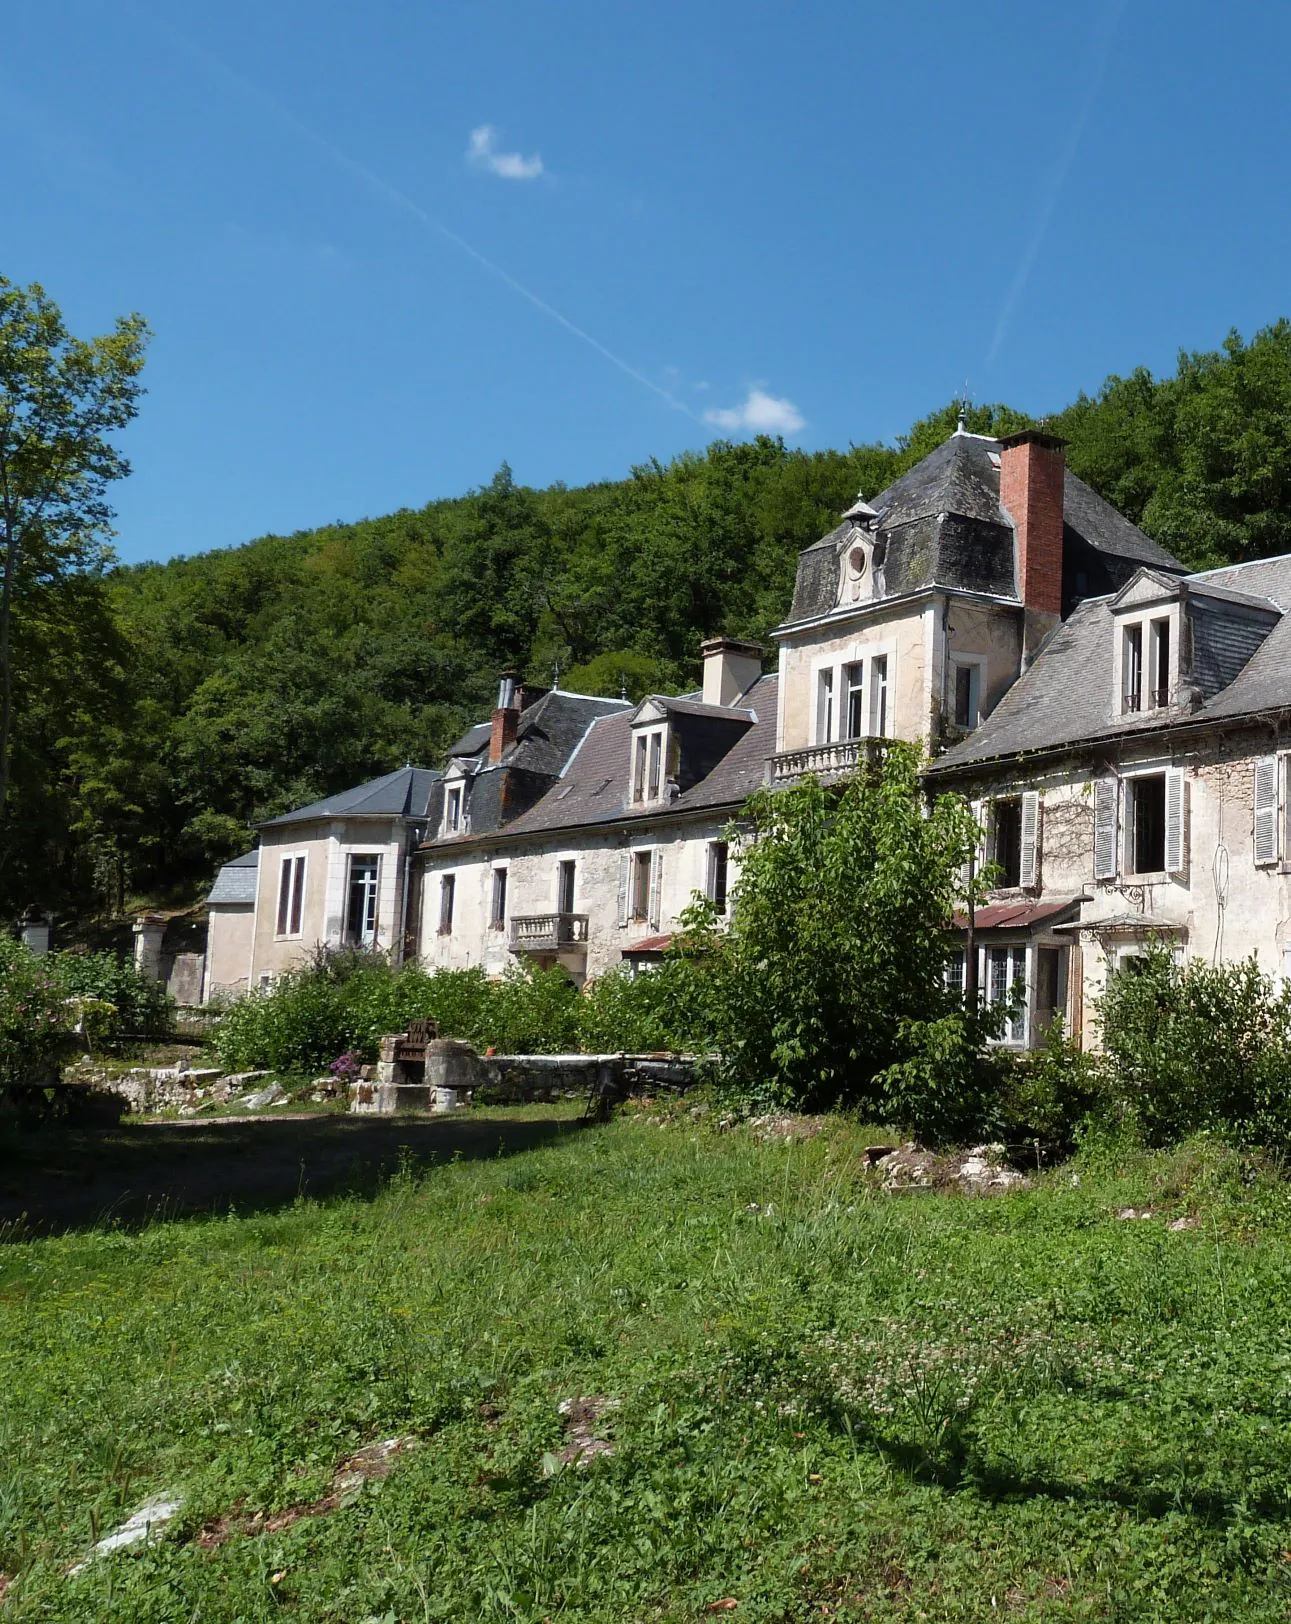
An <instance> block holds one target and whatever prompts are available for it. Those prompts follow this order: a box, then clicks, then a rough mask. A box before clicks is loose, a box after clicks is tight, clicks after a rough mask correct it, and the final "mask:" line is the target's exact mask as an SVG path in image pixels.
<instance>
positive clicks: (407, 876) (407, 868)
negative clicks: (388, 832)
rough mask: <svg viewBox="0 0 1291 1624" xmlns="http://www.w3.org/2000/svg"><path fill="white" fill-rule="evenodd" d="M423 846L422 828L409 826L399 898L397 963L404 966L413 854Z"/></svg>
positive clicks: (406, 950) (416, 825)
mask: <svg viewBox="0 0 1291 1624" xmlns="http://www.w3.org/2000/svg"><path fill="white" fill-rule="evenodd" d="M420 844H421V826H420V825H419V824H416V823H413V824H410V825H409V826H408V835H407V844H406V845H405V847H404V854H403V887H402V894H401V896H400V898H399V946H398V950H397V954H396V961H395V962H396V963H397V964H400V965H402V964H404V963H405V962H406V961H407V957H408V893H409V889H410V887H411V885H412V860H413V854H414V852H415V851H416V849H417V847H418V846H419V845H420Z"/></svg>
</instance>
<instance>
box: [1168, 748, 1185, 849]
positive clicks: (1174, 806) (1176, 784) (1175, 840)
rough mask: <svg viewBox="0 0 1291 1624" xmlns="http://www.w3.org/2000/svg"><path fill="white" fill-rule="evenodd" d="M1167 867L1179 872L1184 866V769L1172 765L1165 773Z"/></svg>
mask: <svg viewBox="0 0 1291 1624" xmlns="http://www.w3.org/2000/svg"><path fill="white" fill-rule="evenodd" d="M1165 867H1166V873H1167V874H1177V873H1178V872H1179V871H1180V869H1181V868H1182V867H1183V769H1182V768H1181V767H1171V768H1169V769H1168V770H1167V772H1166V775H1165Z"/></svg>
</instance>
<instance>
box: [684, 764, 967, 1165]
mask: <svg viewBox="0 0 1291 1624" xmlns="http://www.w3.org/2000/svg"><path fill="white" fill-rule="evenodd" d="M918 769H919V760H918V756H917V754H916V752H915V751H914V750H913V749H911V748H910V747H909V746H908V745H905V744H901V743H894V744H893V745H892V746H891V747H890V748H889V749H888V750H887V752H886V753H885V756H884V759H883V761H882V764H881V765H880V766H879V767H877V768H875V769H874V770H872V771H867V772H862V773H859V774H857V775H856V776H855V777H853V778H851V779H849V780H847V781H846V782H844V783H843V784H842V785H841V786H839V787H838V788H836V789H826V788H825V787H823V786H822V785H821V784H820V783H819V782H818V781H817V780H815V779H814V778H808V779H806V780H805V781H804V782H803V783H801V784H800V785H795V786H794V787H792V788H790V789H787V790H781V791H777V792H775V793H771V792H769V791H761V792H759V793H758V794H757V795H756V796H754V798H753V799H752V801H751V802H750V803H749V806H748V808H747V812H746V815H747V820H748V824H749V831H748V837H747V839H746V840H745V842H744V844H743V846H742V848H741V866H740V874H739V879H738V881H737V883H736V885H735V888H734V891H733V905H734V912H733V919H732V923H731V927H730V929H729V931H727V932H725V933H722V934H714V935H713V937H712V940H711V944H710V953H709V955H708V958H707V960H706V962H705V966H704V970H703V974H704V977H705V981H706V988H707V1014H708V1017H709V1019H710V1021H711V1023H712V1026H711V1035H712V1039H713V1046H714V1048H716V1049H717V1050H719V1051H720V1052H721V1054H722V1056H723V1064H724V1070H725V1073H726V1078H727V1080H728V1082H730V1083H733V1084H734V1085H735V1086H736V1087H738V1088H742V1089H744V1090H747V1091H749V1092H750V1093H754V1094H757V1093H760V1092H761V1091H762V1090H764V1089H765V1088H766V1087H767V1085H768V1084H770V1085H771V1086H772V1087H773V1089H774V1092H775V1095H776V1097H777V1098H778V1099H779V1100H780V1101H781V1102H782V1103H792V1104H794V1105H797V1106H800V1107H803V1108H807V1109H819V1108H821V1107H826V1106H831V1105H841V1104H845V1105H850V1106H856V1107H859V1108H861V1109H866V1110H870V1111H872V1112H874V1113H875V1114H877V1115H879V1116H886V1115H891V1114H895V1115H896V1116H897V1117H898V1118H899V1119H900V1120H902V1121H904V1122H908V1123H909V1124H911V1125H912V1126H915V1127H919V1128H921V1129H923V1130H925V1131H927V1132H929V1133H936V1132H938V1131H940V1130H942V1129H943V1128H944V1127H945V1126H946V1125H947V1124H949V1123H950V1122H951V1121H953V1120H955V1119H956V1118H957V1117H958V1116H959V1115H960V1113H961V1110H963V1109H967V1107H968V1100H967V1097H966V1096H965V1090H966V1089H969V1088H970V1076H971V1074H972V1073H973V1071H974V1068H975V1066H976V1064H977V1061H978V1059H979V1058H980V1055H981V1045H982V1040H983V1037H984V1035H985V1028H984V1027H983V1024H982V1018H980V1017H972V1016H970V1014H969V1013H968V1012H967V1011H965V1010H964V1009H963V1007H962V1006H961V1004H960V1003H959V1002H958V1000H957V999H956V998H954V997H952V995H951V994H950V992H949V991H948V989H947V988H946V985H945V980H944V971H945V964H946V956H947V951H948V949H949V946H950V944H951V920H952V914H953V912H954V908H955V905H956V903H957V902H959V901H961V900H962V895H963V892H962V883H963V882H962V872H963V868H964V865H965V864H966V862H967V860H968V856H969V853H970V851H971V850H972V848H973V843H974V841H975V839H976V831H975V827H974V824H973V821H972V817H971V815H970V813H969V812H968V810H967V808H966V807H965V805H964V804H963V802H962V801H960V800H959V799H958V798H955V797H951V796H944V797H941V798H939V799H938V800H937V801H936V803H935V804H934V805H933V807H932V808H931V810H930V811H929V812H927V813H925V811H924V804H923V799H922V796H921V793H920V789H919V782H918ZM975 1087H976V1085H975V1084H973V1085H972V1088H975ZM970 1092H971V1089H970Z"/></svg>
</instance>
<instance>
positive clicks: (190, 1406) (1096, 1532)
mask: <svg viewBox="0 0 1291 1624" xmlns="http://www.w3.org/2000/svg"><path fill="white" fill-rule="evenodd" d="M511 1120H514V1119H511V1118H508V1121H511ZM532 1121H533V1117H532V1114H531V1115H530V1122H531V1123H532ZM475 1125H476V1126H478V1127H479V1128H480V1129H481V1131H482V1132H484V1133H485V1136H486V1138H487V1136H488V1135H489V1134H490V1133H491V1134H492V1135H493V1136H494V1140H495V1141H496V1139H497V1137H498V1136H499V1135H500V1134H503V1133H504V1132H505V1128H504V1127H503V1126H500V1125H499V1123H498V1121H497V1120H496V1119H489V1118H487V1117H485V1118H483V1119H482V1118H481V1116H480V1114H475ZM257 1126H263V1127H265V1128H274V1129H275V1130H276V1129H277V1127H278V1125H277V1124H263V1125H257ZM311 1126H312V1125H311V1124H308V1123H301V1124H299V1125H298V1128H297V1131H300V1132H304V1131H305V1130H307V1129H309V1128H310V1127H311ZM561 1128H562V1131H561V1132H559V1133H557V1134H553V1135H552V1136H551V1137H549V1138H547V1139H545V1140H544V1139H541V1138H537V1139H530V1140H529V1141H527V1143H529V1144H530V1145H531V1146H532V1148H525V1149H517V1148H516V1145H515V1144H512V1145H511V1146H510V1147H508V1148H510V1149H511V1151H512V1152H513V1153H511V1154H506V1155H500V1156H496V1155H488V1156H485V1155H483V1154H481V1153H480V1152H479V1150H478V1147H477V1149H476V1151H474V1152H472V1151H471V1150H469V1149H468V1150H467V1151H466V1152H465V1154H464V1155H463V1157H462V1158H461V1159H458V1160H455V1161H451V1162H443V1161H441V1162H439V1163H436V1164H433V1165H432V1164H426V1163H423V1162H422V1161H421V1160H420V1159H419V1158H420V1156H421V1154H422V1150H423V1149H424V1146H421V1147H418V1145H416V1144H415V1143H414V1147H413V1149H412V1150H411V1151H410V1152H409V1154H408V1156H406V1157H405V1165H404V1167H403V1169H402V1170H401V1171H400V1172H398V1173H397V1174H396V1175H395V1176H394V1177H393V1178H392V1179H391V1180H389V1181H388V1182H386V1183H385V1184H384V1185H383V1186H381V1187H380V1188H378V1189H376V1190H375V1191H373V1190H371V1189H366V1190H364V1191H362V1192H360V1193H355V1194H350V1195H348V1196H334V1197H332V1198H330V1199H328V1200H326V1201H314V1200H310V1199H306V1200H299V1201H296V1202H294V1203H291V1202H289V1203H288V1204H286V1205H279V1206H277V1207H273V1208H271V1209H270V1210H266V1211H260V1212H254V1211H252V1212H249V1213H246V1214H244V1215H233V1214H228V1215H223V1216H206V1217H190V1218H186V1219H178V1220H169V1221H156V1222H152V1223H151V1224H148V1225H147V1226H145V1227H143V1228H137V1229H133V1230H132V1229H128V1228H116V1229H111V1228H109V1229H103V1228H90V1229H82V1230H72V1231H70V1232H68V1233H66V1234H63V1235H60V1236H55V1237H49V1238H44V1239H21V1238H19V1239H16V1240H12V1241H11V1243H10V1244H8V1245H7V1246H6V1247H4V1248H3V1250H0V1570H3V1572H4V1573H5V1574H7V1575H10V1576H15V1580H14V1582H13V1583H12V1585H10V1587H9V1588H8V1593H7V1597H6V1599H5V1601H4V1603H3V1605H2V1606H0V1618H3V1619H4V1620H5V1621H7V1620H9V1619H11V1618H12V1619H14V1620H34V1619H74V1620H98V1619H104V1620H107V1619H112V1620H120V1621H122V1624H126V1621H129V1624H143V1621H153V1620H156V1621H161V1620H165V1621H167V1624H170V1621H194V1624H196V1621H217V1620H218V1621H225V1620H261V1619H266V1620H267V1619H302V1620H304V1619H308V1620H315V1619H317V1620H336V1621H338V1624H340V1621H344V1624H360V1621H364V1620H369V1621H385V1624H395V1621H408V1624H411V1621H414V1620H418V1621H419V1620H450V1619H451V1620H488V1621H494V1620H497V1621H503V1620H506V1621H520V1620H524V1621H533V1624H540V1621H543V1620H551V1621H553V1624H555V1621H557V1620H605V1621H610V1620H614V1621H620V1624H648V1621H653V1620H659V1621H663V1620H668V1621H674V1620H675V1621H680V1620H702V1619H705V1618H725V1617H730V1618H732V1619H733V1620H735V1624H746V1621H754V1620H756V1621H763V1624H767V1621H771V1620H803V1621H806V1620H808V1619H857V1620H860V1619H867V1620H868V1619H903V1620H904V1619H972V1620H983V1619H995V1618H1001V1619H1029V1618H1043V1619H1054V1620H1057V1619H1100V1620H1101V1619H1116V1620H1124V1621H1127V1624H1128V1621H1134V1624H1138V1621H1141V1620H1152V1619H1172V1620H1173V1619H1179V1620H1183V1619H1215V1620H1248V1619H1250V1620H1254V1619H1259V1620H1266V1619H1267V1620H1275V1619H1276V1620H1286V1619H1287V1618H1288V1617H1289V1616H1291V1433H1289V1432H1288V1422H1289V1421H1291V1333H1289V1331H1288V1325H1287V1316H1288V1310H1289V1309H1291V1246H1289V1245H1288V1242H1289V1241H1291V1185H1283V1184H1281V1183H1279V1182H1277V1181H1276V1180H1275V1179H1274V1178H1272V1177H1271V1176H1263V1175H1261V1176H1258V1177H1253V1178H1252V1177H1250V1176H1249V1175H1246V1176H1244V1175H1243V1171H1242V1169H1241V1167H1240V1166H1239V1164H1238V1163H1237V1162H1236V1161H1235V1160H1234V1159H1232V1158H1228V1157H1226V1156H1224V1155H1223V1154H1222V1153H1220V1152H1203V1151H1201V1150H1198V1149H1196V1148H1193V1149H1191V1150H1185V1151H1183V1152H1180V1153H1177V1154H1175V1155H1174V1156H1170V1157H1156V1158H1149V1157H1138V1158H1131V1159H1130V1160H1129V1161H1128V1163H1126V1164H1125V1165H1124V1166H1122V1167H1118V1168H1100V1167H1099V1166H1098V1165H1095V1164H1093V1163H1092V1162H1087V1163H1085V1164H1082V1165H1080V1166H1079V1167H1078V1169H1077V1178H1078V1182H1075V1181H1073V1169H1072V1168H1066V1169H1060V1170H1059V1171H1058V1172H1056V1173H1053V1174H1050V1175H1048V1176H1047V1178H1046V1179H1044V1180H1042V1181H1041V1182H1040V1184H1039V1185H1038V1186H1037V1187H1035V1188H1033V1189H1031V1190H1027V1191H1023V1192H1020V1193H1016V1194H1012V1195H1008V1196H1001V1197H997V1198H978V1199H975V1198H968V1197H962V1196H956V1195H934V1194H918V1195H908V1196H896V1197H894V1196H890V1195H886V1194H884V1193H883V1192H882V1191H881V1190H880V1189H878V1188H877V1187H876V1185H875V1183H874V1180H873V1176H872V1175H870V1174H869V1173H868V1172H867V1170H866V1168H865V1163H864V1157H863V1155H862V1151H863V1147H864V1146H865V1144H866V1142H867V1136H866V1135H865V1134H864V1133H863V1132H862V1131H861V1130H859V1129H856V1128H853V1127H851V1126H849V1125H848V1124H846V1123H843V1122H835V1123H830V1124H828V1125H827V1126H826V1127H825V1129H824V1131H822V1132H820V1133H819V1134H817V1135H815V1136H814V1137H810V1138H806V1139H799V1140H797V1141H796V1142H790V1143H787V1144H786V1143H784V1142H781V1141H775V1140H772V1141H762V1140H759V1139H758V1138H757V1137H756V1135H755V1134H754V1133H753V1132H752V1131H750V1130H748V1129H739V1130H735V1131H730V1132H726V1133H721V1134H719V1133H717V1132H714V1131H711V1130H709V1129H707V1128H706V1127H704V1126H703V1125H695V1124H692V1123H691V1122H690V1121H689V1119H688V1118H686V1117H682V1118H680V1119H679V1120H678V1121H675V1122H673V1123H672V1124H671V1125H668V1126H659V1125H658V1124H657V1123H655V1122H653V1121H651V1120H648V1119H647V1118H646V1117H645V1116H642V1115H638V1116H636V1117H633V1116H631V1115H629V1116H625V1117H623V1118H621V1119H620V1120H617V1121H615V1122H614V1123H612V1124H611V1125H609V1126H608V1127H603V1128H587V1129H583V1130H570V1129H568V1128H566V1127H565V1126H564V1125H563V1124H562V1125H561ZM171 1131H173V1132H176V1133H179V1132H186V1131H196V1130H181V1129H174V1130H171ZM246 1131H253V1130H251V1129H248V1130H246ZM409 1137H410V1140H413V1141H415V1139H416V1136H415V1134H410V1135H409ZM517 1143H518V1142H517ZM472 1158H474V1159H472ZM1129 1205H1134V1206H1136V1207H1142V1206H1149V1207H1151V1208H1153V1209H1154V1214H1153V1216H1151V1217H1148V1218H1135V1219H1132V1220H1120V1219H1118V1218H1117V1216H1116V1214H1117V1211H1118V1210H1119V1209H1121V1208H1124V1207H1126V1206H1129ZM1183 1215H1190V1216H1194V1217H1196V1218H1197V1219H1198V1220H1199V1223H1198V1225H1197V1227H1195V1228H1192V1229H1189V1230H1183V1231H1171V1230H1170V1229H1169V1228H1168V1227H1167V1224H1168V1222H1169V1221H1170V1220H1172V1219H1176V1218H1178V1217H1180V1216H1183ZM587 1396H594V1397H596V1398H598V1399H608V1400H613V1401H614V1403H613V1404H612V1405H610V1406H608V1407H601V1406H594V1410H595V1412H596V1414H594V1415H593V1417H592V1418H591V1420H590V1421H589V1425H588V1430H589V1432H590V1433H593V1434H595V1435H597V1436H600V1437H603V1438H605V1439H606V1440H608V1441H609V1442H611V1443H612V1445H613V1451H612V1453H609V1452H602V1453H600V1454H597V1455H596V1456H595V1457H594V1458H592V1459H590V1461H589V1462H588V1463H587V1464H586V1465H581V1466H580V1465H569V1464H562V1451H563V1452H564V1454H565V1455H566V1456H568V1455H569V1454H570V1453H571V1449H570V1444H571V1433H570V1432H569V1430H568V1422H567V1419H566V1418H562V1416H561V1415H560V1413H559V1412H558V1405H559V1403H560V1402H561V1401H562V1400H565V1399H577V1398H580V1397H587ZM597 1415H599V1419H597ZM392 1438H399V1439H403V1440H407V1447H405V1448H401V1449H400V1451H399V1452H398V1453H396V1454H395V1455H394V1456H393V1458H392V1459H390V1461H389V1462H388V1466H389V1470H388V1474H387V1475H385V1476H384V1477H381V1476H373V1477H372V1478H371V1479H370V1481H368V1482H366V1484H364V1483H361V1482H356V1480H355V1479H354V1478H353V1477H346V1476H344V1475H342V1477H340V1478H338V1477H337V1476H336V1473H337V1469H338V1467H339V1466H341V1465H342V1464H343V1463H345V1462H347V1461H348V1460H351V1458H352V1457H353V1456H354V1455H355V1453H356V1452H357V1451H360V1450H361V1449H363V1448H364V1447H365V1446H369V1445H371V1444H373V1443H375V1442H378V1441H381V1440H387V1439H392ZM161 1494H171V1495H175V1496H179V1497H182V1502H183V1504H182V1510H181V1511H180V1513H179V1515H178V1517H177V1518H176V1519H175V1520H174V1521H173V1522H172V1523H171V1524H170V1526H169V1529H168V1531H167V1534H166V1536H165V1537H164V1538H161V1539H159V1540H157V1541H156V1542H154V1543H153V1544H151V1545H149V1546H146V1547H137V1548H136V1549H134V1550H132V1551H128V1552H121V1553H118V1554H116V1555H114V1556H112V1557H109V1558H104V1559H102V1560H98V1561H95V1562H93V1563H91V1564H89V1565H88V1566H86V1567H85V1568H84V1569H83V1570H82V1571H80V1572H79V1573H77V1574H75V1575H72V1576H69V1574H68V1572H67V1569H68V1567H69V1565H70V1564H73V1563H75V1562H76V1561H77V1560H78V1559H80V1558H83V1557H84V1556H85V1554H86V1552H87V1551H88V1549H89V1547H90V1546H91V1545H92V1543H93V1542H94V1540H95V1539H96V1538H98V1537H99V1536H101V1535H102V1534H104V1533H106V1532H107V1531H109V1530H110V1529H112V1528H113V1527H115V1526H116V1525H117V1524H118V1523H119V1522H121V1521H122V1520H123V1519H124V1518H125V1517H126V1516H128V1515H129V1514H130V1513H131V1512H132V1511H134V1510H135V1509H136V1508H137V1507H138V1506H139V1505H141V1504H142V1503H143V1502H144V1501H145V1500H147V1499H149V1498H150V1497H152V1496H154V1495H161Z"/></svg>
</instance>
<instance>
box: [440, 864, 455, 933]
mask: <svg viewBox="0 0 1291 1624" xmlns="http://www.w3.org/2000/svg"><path fill="white" fill-rule="evenodd" d="M456 889H457V876H456V875H455V874H445V875H444V876H443V877H442V878H441V879H440V882H439V934H440V935H441V936H447V935H448V934H449V933H450V932H451V931H452V928H453V893H454V892H455V891H456Z"/></svg>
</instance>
